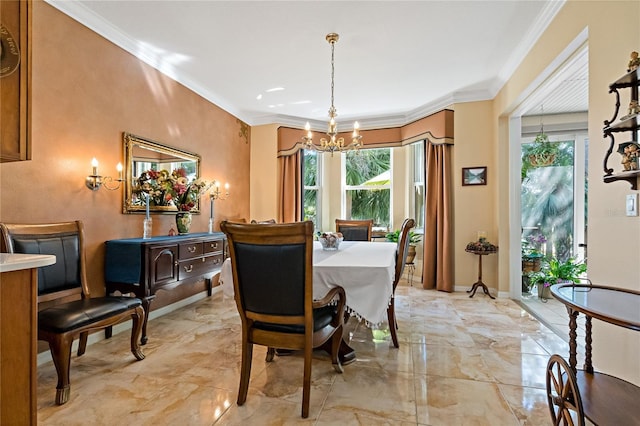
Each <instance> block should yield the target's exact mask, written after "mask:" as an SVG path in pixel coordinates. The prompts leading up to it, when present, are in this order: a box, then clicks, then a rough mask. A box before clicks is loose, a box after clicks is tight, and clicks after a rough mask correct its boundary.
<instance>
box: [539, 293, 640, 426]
mask: <svg viewBox="0 0 640 426" xmlns="http://www.w3.org/2000/svg"><path fill="white" fill-rule="evenodd" d="M551 294H552V295H553V297H555V298H556V299H558V300H559V301H560V302H562V303H563V304H564V305H565V306H566V308H567V312H568V313H569V364H568V365H567V364H566V362H565V361H564V360H563V359H562V357H560V355H553V356H552V357H551V359H550V360H549V364H548V366H547V399H548V404H549V410H550V411H551V418H552V421H553V422H554V424H560V422H559V421H558V422H556V419H558V420H559V419H562V418H566V415H567V414H568V412H573V413H574V414H575V415H576V416H577V417H578V419H579V421H580V420H582V423H580V424H584V418H585V417H586V418H587V419H589V420H590V421H591V422H592V423H594V424H596V425H638V424H640V408H639V407H638V401H640V387H638V386H635V385H634V384H632V383H629V382H627V381H624V380H622V379H619V378H617V377H613V376H610V375H608V374H603V373H597V372H595V371H594V369H593V365H592V362H591V343H592V340H591V327H592V325H591V319H592V318H596V319H599V320H601V321H605V322H608V323H609V324H613V325H617V326H620V327H624V328H628V329H631V330H636V331H640V292H637V291H632V290H625V289H620V288H614V287H604V286H595V285H594V286H591V285H584V284H573V283H569V284H557V285H554V286H551ZM580 313H582V314H584V315H585V363H584V369H583V370H578V369H577V368H576V364H577V359H576V353H577V346H578V345H577V342H576V339H577V332H576V329H577V318H578V314H580Z"/></svg>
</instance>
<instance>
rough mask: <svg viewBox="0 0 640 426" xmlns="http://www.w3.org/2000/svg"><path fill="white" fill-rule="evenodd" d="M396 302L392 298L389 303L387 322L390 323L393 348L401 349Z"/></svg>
mask: <svg viewBox="0 0 640 426" xmlns="http://www.w3.org/2000/svg"><path fill="white" fill-rule="evenodd" d="M394 305H395V302H394V297H393V296H392V297H391V301H390V302H389V306H388V307H387V320H388V322H389V331H390V332H391V340H392V341H393V346H395V347H396V348H399V347H400V345H399V344H398V331H397V330H398V323H397V322H396V311H395V307H394Z"/></svg>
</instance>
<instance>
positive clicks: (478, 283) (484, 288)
mask: <svg viewBox="0 0 640 426" xmlns="http://www.w3.org/2000/svg"><path fill="white" fill-rule="evenodd" d="M482 256H483V255H482V254H479V255H478V281H476V282H475V283H473V286H472V287H471V289H469V290H467V293H471V294H470V295H469V297H473V296H475V294H476V290H478V287H481V288H482V291H483V292H484V294H486V295H487V296H489V297H490V298H492V299H495V297H493V296H492V295H491V293H489V288H488V287H487V286H486V285H485V284H484V283H483V282H482Z"/></svg>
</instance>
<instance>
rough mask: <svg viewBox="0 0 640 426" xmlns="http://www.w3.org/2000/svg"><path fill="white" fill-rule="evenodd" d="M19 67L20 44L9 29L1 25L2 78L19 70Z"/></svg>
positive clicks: (0, 65)
mask: <svg viewBox="0 0 640 426" xmlns="http://www.w3.org/2000/svg"><path fill="white" fill-rule="evenodd" d="M18 65H20V48H19V47H18V42H17V40H16V39H15V38H13V36H12V35H11V33H10V32H9V30H8V29H7V27H5V26H4V25H2V24H0V78H2V77H6V76H8V75H10V74H11V73H13V72H14V71H15V70H17V69H18Z"/></svg>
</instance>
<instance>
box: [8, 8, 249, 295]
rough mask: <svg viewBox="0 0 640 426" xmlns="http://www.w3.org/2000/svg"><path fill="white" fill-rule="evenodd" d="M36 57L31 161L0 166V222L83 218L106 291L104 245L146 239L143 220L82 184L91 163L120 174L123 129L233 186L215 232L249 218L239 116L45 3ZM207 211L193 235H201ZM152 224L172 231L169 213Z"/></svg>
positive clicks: (245, 146) (94, 281)
mask: <svg viewBox="0 0 640 426" xmlns="http://www.w3.org/2000/svg"><path fill="white" fill-rule="evenodd" d="M32 54H33V59H32V61H33V75H32V88H33V91H32V93H33V95H32V102H31V105H32V119H33V120H32V149H33V159H32V160H31V161H22V162H15V163H3V164H0V188H1V192H0V221H3V222H29V223H38V222H56V221H67V220H76V219H80V220H82V221H83V222H84V225H85V233H86V240H87V250H86V253H87V263H88V269H89V270H88V277H89V280H90V282H91V287H92V289H93V292H94V293H96V294H102V293H103V292H104V290H103V288H104V280H103V256H104V249H103V246H104V244H103V243H104V241H105V240H109V239H116V238H128V237H140V236H142V219H143V215H138V214H136V215H126V214H122V190H116V191H107V190H105V189H100V190H99V191H95V192H93V191H90V190H88V189H87V188H86V187H85V185H84V179H85V176H86V175H88V174H89V173H90V172H91V165H90V162H91V158H92V157H94V156H95V157H96V158H97V159H98V161H99V162H100V166H99V170H98V172H99V173H100V174H103V175H110V176H114V175H116V174H117V172H116V170H115V165H116V164H117V163H118V162H123V163H124V158H123V149H122V145H123V143H122V133H123V132H125V131H128V132H131V133H134V134H136V135H140V136H143V137H146V138H149V139H152V140H155V141H158V142H161V143H164V144H167V145H170V146H174V147H177V148H181V149H184V150H187V151H190V152H194V153H198V154H200V155H201V156H202V167H201V171H202V176H203V178H205V179H208V180H211V179H214V178H215V179H218V180H220V181H222V182H229V183H230V185H231V196H230V197H229V199H227V200H225V201H221V202H218V203H217V205H216V228H218V223H219V222H220V220H222V219H224V218H226V217H248V216H249V151H250V141H245V139H243V138H242V137H241V136H240V135H239V133H240V123H239V121H238V120H237V119H236V117H234V116H232V115H230V114H228V113H227V112H225V111H223V110H221V109H220V108H218V107H217V106H215V105H214V104H212V103H210V102H208V101H206V100H205V99H203V98H202V97H200V96H199V95H196V94H195V93H193V92H192V91H190V90H188V89H187V88H185V87H184V86H182V85H180V84H178V83H176V82H175V81H173V80H171V79H170V78H168V77H166V76H164V75H162V74H161V73H159V72H158V71H156V70H155V69H153V68H151V67H150V66H148V65H146V64H144V63H143V62H141V61H140V60H138V59H136V58H135V57H134V56H132V55H131V54H129V53H127V52H126V51H124V50H122V49H121V48H119V47H117V46H115V45H114V44H112V43H111V42H109V41H107V40H106V39H104V38H102V37H101V36H99V35H98V34H96V33H94V32H93V31H91V30H89V29H87V28H86V27H84V26H82V25H81V24H79V23H77V22H76V21H74V20H73V19H71V18H69V17H68V16H66V15H64V14H63V13H61V12H59V11H57V10H56V9H55V8H53V7H52V6H50V5H48V4H46V3H44V2H41V1H34V5H33V46H32ZM203 204H204V205H203V214H201V215H196V216H195V217H194V223H193V225H192V232H205V231H206V230H207V223H208V211H209V209H208V203H206V202H205V203H203ZM153 219H154V224H153V235H166V234H167V233H168V231H169V229H170V227H171V226H172V225H173V226H174V227H175V221H174V215H153Z"/></svg>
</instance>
